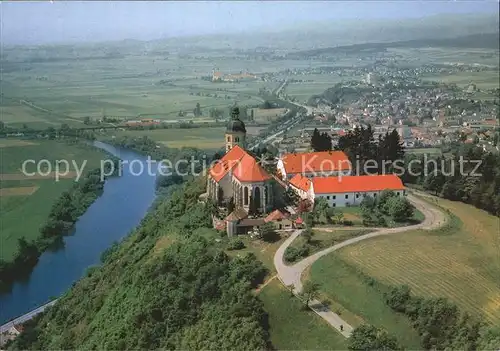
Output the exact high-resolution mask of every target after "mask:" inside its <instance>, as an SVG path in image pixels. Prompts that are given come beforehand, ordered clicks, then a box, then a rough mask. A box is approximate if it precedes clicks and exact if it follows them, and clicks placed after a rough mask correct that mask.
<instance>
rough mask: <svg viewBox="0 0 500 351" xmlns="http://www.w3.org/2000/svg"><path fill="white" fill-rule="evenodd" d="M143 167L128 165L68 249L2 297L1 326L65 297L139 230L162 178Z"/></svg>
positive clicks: (81, 222)
mask: <svg viewBox="0 0 500 351" xmlns="http://www.w3.org/2000/svg"><path fill="white" fill-rule="evenodd" d="M95 145H96V146H98V147H100V148H102V149H104V150H106V151H108V152H110V153H112V154H113V155H115V156H117V157H119V158H120V159H122V160H123V161H128V162H129V163H130V162H131V161H133V160H140V161H141V162H143V165H144V169H145V170H147V167H146V164H145V163H144V162H145V161H146V157H145V156H142V155H139V154H137V153H135V152H131V151H129V150H125V149H120V148H116V147H113V146H111V145H108V144H104V143H101V142H95ZM140 168H141V167H140V166H139V165H138V162H137V161H136V162H135V163H134V164H133V167H131V169H130V167H129V166H128V165H127V166H125V167H123V172H122V175H121V176H120V177H112V178H108V179H107V180H106V183H105V184H104V192H103V194H102V195H101V196H100V197H99V198H98V199H97V200H96V201H95V202H94V203H93V204H92V205H91V206H90V207H89V208H88V209H87V211H86V212H85V213H84V214H83V215H82V216H81V217H80V218H79V219H78V221H77V222H76V224H75V228H74V231H73V234H72V235H70V236H66V237H65V238H64V248H62V249H60V250H58V251H55V252H49V251H47V252H45V253H43V254H42V255H41V257H40V260H39V262H38V264H37V265H36V267H35V268H34V270H33V272H32V274H31V275H30V277H29V279H28V280H27V281H25V282H18V283H15V284H14V285H13V287H12V290H11V292H9V293H8V294H3V295H0V324H3V323H5V322H7V321H9V320H11V319H13V318H15V317H18V316H20V315H23V314H25V313H27V312H29V311H31V310H33V309H35V308H36V307H38V306H41V305H43V304H44V303H46V302H48V301H49V300H51V299H53V298H55V297H58V296H60V295H61V294H62V293H64V292H65V291H66V290H68V289H69V288H70V287H71V285H72V284H73V283H74V282H75V281H77V280H78V279H80V278H81V277H82V276H83V274H84V273H85V270H86V269H87V268H88V267H89V266H92V265H95V264H98V263H99V262H100V257H101V253H102V252H103V251H104V250H106V249H107V248H108V247H110V246H111V245H112V244H113V242H115V241H120V240H121V239H123V238H124V237H125V236H126V235H127V234H128V233H130V231H131V230H132V229H134V228H135V227H137V225H138V224H139V223H140V221H141V219H142V218H143V217H144V216H145V215H146V213H147V211H148V209H149V208H150V206H151V204H152V203H153V201H154V199H155V181H156V177H155V176H153V175H150V174H148V172H147V171H145V172H143V173H142V174H141V175H135V174H137V173H138V172H139V169H140Z"/></svg>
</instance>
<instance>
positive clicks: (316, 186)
mask: <svg viewBox="0 0 500 351" xmlns="http://www.w3.org/2000/svg"><path fill="white" fill-rule="evenodd" d="M290 186H291V187H292V189H294V190H296V191H297V193H298V195H299V196H300V197H301V198H302V199H309V200H312V201H314V199H318V198H324V199H325V200H326V201H327V203H328V205H329V206H331V207H346V206H358V205H359V204H360V203H361V202H362V201H363V199H364V198H365V197H366V196H371V197H372V198H374V199H376V198H377V197H379V196H380V194H381V193H382V192H383V191H384V190H392V191H394V192H395V193H396V194H397V195H398V196H405V195H406V190H405V187H404V185H403V182H402V181H401V179H399V177H398V176H396V175H372V176H370V175H369V176H345V177H315V178H312V179H307V178H305V177H302V176H296V177H294V178H293V179H292V180H291V181H290ZM308 186H309V189H308V190H307V191H306V189H307V187H308Z"/></svg>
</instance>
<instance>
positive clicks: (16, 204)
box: [0, 139, 105, 261]
mask: <svg viewBox="0 0 500 351" xmlns="http://www.w3.org/2000/svg"><path fill="white" fill-rule="evenodd" d="M0 146H3V147H1V148H0V158H1V162H0V224H1V231H0V242H1V245H0V257H1V258H2V259H4V260H7V261H8V260H10V259H11V258H12V257H13V256H14V255H15V253H16V250H17V239H18V238H21V237H24V238H25V239H27V240H34V239H36V238H37V237H38V235H39V229H40V227H41V226H42V225H43V224H44V223H45V222H46V220H47V218H48V215H49V212H50V210H51V204H52V203H54V202H55V201H56V200H57V199H58V198H59V196H60V195H61V193H62V192H64V191H65V190H67V189H69V188H70V187H71V186H72V184H73V183H74V179H70V178H63V179H59V181H56V180H55V179H54V177H53V176H52V177H51V176H48V177H38V176H33V177H29V176H25V175H24V174H23V173H22V172H21V165H22V162H23V161H24V160H27V159H32V160H35V161H39V160H42V159H47V160H49V161H50V162H51V164H52V167H54V163H55V160H62V159H65V160H68V161H69V162H70V163H71V161H72V160H74V161H75V162H77V165H78V167H81V165H82V162H83V161H84V160H87V164H86V166H85V168H84V172H85V170H86V171H89V170H91V169H93V168H96V167H99V166H100V160H101V159H104V158H105V154H104V153H101V152H99V151H97V150H95V149H93V148H90V147H86V146H83V145H80V144H79V145H68V144H65V143H62V142H56V141H46V140H14V139H0ZM6 146H8V147H6ZM41 169H42V171H48V170H47V168H46V167H42V168H41ZM26 170H27V171H28V172H35V171H36V166H34V165H33V164H29V165H28V166H27V167H26ZM61 171H64V169H61ZM70 171H74V169H70ZM73 174H74V172H73ZM27 218H29V221H26V219H27Z"/></svg>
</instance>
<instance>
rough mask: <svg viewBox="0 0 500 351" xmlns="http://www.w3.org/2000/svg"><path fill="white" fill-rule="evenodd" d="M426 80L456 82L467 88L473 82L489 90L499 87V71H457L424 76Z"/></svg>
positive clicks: (478, 86) (479, 87)
mask: <svg viewBox="0 0 500 351" xmlns="http://www.w3.org/2000/svg"><path fill="white" fill-rule="evenodd" d="M421 78H422V79H424V80H429V81H438V82H443V83H447V84H456V85H457V86H459V87H462V88H464V89H466V88H467V87H468V86H469V85H470V84H471V83H474V84H475V85H476V87H477V88H478V89H482V90H489V89H496V88H498V87H499V83H498V82H499V81H500V76H499V71H498V70H496V71H482V72H456V73H454V74H443V75H431V76H422V77H421Z"/></svg>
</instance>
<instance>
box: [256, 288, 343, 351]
mask: <svg viewBox="0 0 500 351" xmlns="http://www.w3.org/2000/svg"><path fill="white" fill-rule="evenodd" d="M259 297H260V299H261V300H262V301H263V302H264V309H265V310H266V312H267V313H268V315H269V325H270V329H269V332H270V334H271V341H272V343H273V345H274V346H275V347H276V348H277V349H279V350H339V349H346V345H347V342H346V339H345V338H344V337H343V336H342V335H340V334H339V333H338V332H336V331H335V330H334V329H333V328H330V327H329V326H328V324H326V323H325V322H324V321H323V320H322V319H321V318H320V317H319V316H317V315H316V314H314V312H312V311H310V310H305V309H304V308H303V305H302V303H301V302H300V301H299V300H298V299H297V298H295V297H292V296H290V293H289V292H288V291H286V289H285V288H284V287H283V286H282V285H281V283H280V282H279V281H278V280H276V279H275V280H273V281H272V282H270V283H269V284H268V285H267V286H266V287H265V288H264V289H262V291H261V292H260V294H259Z"/></svg>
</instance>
